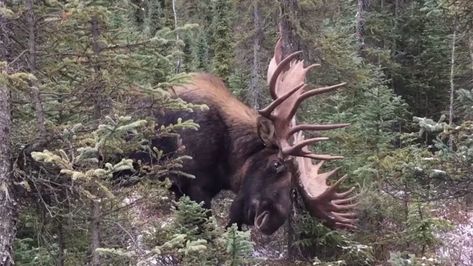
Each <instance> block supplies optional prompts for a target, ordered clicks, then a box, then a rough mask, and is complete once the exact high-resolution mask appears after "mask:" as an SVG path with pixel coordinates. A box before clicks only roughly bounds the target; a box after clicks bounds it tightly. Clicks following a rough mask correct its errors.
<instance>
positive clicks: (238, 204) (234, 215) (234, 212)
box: [225, 198, 245, 230]
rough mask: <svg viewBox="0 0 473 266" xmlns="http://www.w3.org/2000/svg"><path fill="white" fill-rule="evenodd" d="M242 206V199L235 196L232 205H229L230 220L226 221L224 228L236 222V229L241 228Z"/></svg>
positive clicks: (242, 219)
mask: <svg viewBox="0 0 473 266" xmlns="http://www.w3.org/2000/svg"><path fill="white" fill-rule="evenodd" d="M243 207H244V201H243V200H242V199H240V198H236V199H235V200H234V201H233V203H232V206H231V207H230V217H229V218H230V220H229V221H228V224H227V226H225V228H228V227H230V226H232V224H234V223H236V224H237V226H238V230H241V226H242V225H243V223H244V222H243V221H244V215H245V214H244V213H243V209H244V208H243Z"/></svg>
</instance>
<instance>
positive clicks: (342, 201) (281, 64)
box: [230, 40, 356, 234]
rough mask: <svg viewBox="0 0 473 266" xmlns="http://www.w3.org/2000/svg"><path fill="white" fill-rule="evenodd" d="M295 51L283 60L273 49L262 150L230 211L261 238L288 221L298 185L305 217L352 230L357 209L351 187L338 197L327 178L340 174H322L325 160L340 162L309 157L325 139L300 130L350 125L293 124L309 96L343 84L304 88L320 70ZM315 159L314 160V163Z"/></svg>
mask: <svg viewBox="0 0 473 266" xmlns="http://www.w3.org/2000/svg"><path fill="white" fill-rule="evenodd" d="M300 54H301V52H295V53H292V54H290V55H288V56H287V57H286V58H284V59H283V58H282V48H281V40H279V41H278V42H277V44H276V47H275V51H274V57H273V58H272V60H271V62H270V65H269V68H268V78H267V80H268V85H269V91H270V94H271V97H272V99H273V101H272V102H271V103H270V104H269V105H268V106H267V107H265V108H264V109H262V110H259V111H258V115H257V118H256V128H257V134H258V136H259V139H260V141H261V142H262V144H263V145H264V146H263V147H262V148H261V149H257V150H256V152H254V153H253V154H252V155H250V156H249V157H248V158H247V160H246V162H245V163H244V164H243V166H242V170H241V171H242V172H243V184H242V188H241V189H240V191H239V193H238V196H237V199H236V200H235V201H234V202H233V205H232V207H231V210H230V224H231V223H237V224H239V225H241V224H248V225H255V226H256V227H257V228H258V229H259V230H260V231H261V232H262V233H264V234H272V233H273V232H275V231H276V230H277V229H278V228H279V227H280V226H281V225H282V224H284V222H285V221H286V219H287V218H288V216H289V213H290V210H291V208H292V206H291V188H292V184H293V182H295V183H297V185H298V187H299V190H300V192H301V195H302V198H303V200H304V202H305V204H306V206H307V208H308V210H309V212H310V213H311V214H312V215H313V216H316V217H318V218H320V219H322V220H323V221H324V223H325V224H327V225H328V226H331V227H338V228H354V227H355V225H354V224H355V222H356V219H355V218H356V215H355V213H353V212H352V210H353V208H354V207H355V206H356V204H354V203H353V202H354V200H355V196H351V193H352V191H353V189H354V188H351V189H349V190H347V191H345V192H341V193H338V192H337V191H336V190H337V187H338V186H339V184H340V183H341V182H343V180H345V179H346V178H347V177H346V176H344V177H342V178H341V179H339V180H338V181H337V182H335V183H334V184H333V185H328V184H327V179H328V178H329V177H330V176H333V175H335V173H336V172H337V170H338V169H335V170H333V171H330V172H326V173H321V172H320V169H321V166H322V164H323V162H324V161H327V160H334V159H340V158H343V157H341V156H331V155H326V154H316V153H313V152H310V151H309V149H308V146H309V145H311V144H315V143H318V142H320V141H326V140H328V138H326V137H314V138H309V139H304V136H303V131H305V130H307V131H323V130H330V129H337V128H343V127H346V126H348V124H328V125H318V124H300V125H298V124H296V121H295V115H296V111H297V109H298V107H299V106H300V104H301V103H302V102H303V101H304V100H305V99H308V98H310V97H313V96H315V95H319V94H322V93H326V92H330V91H334V90H336V89H338V88H340V87H342V86H343V85H345V83H340V84H337V85H333V86H327V87H322V88H312V89H309V88H310V86H309V85H308V84H306V83H305V80H306V74H307V73H308V71H309V70H310V69H312V68H314V67H316V66H318V65H310V66H308V67H304V61H303V60H298V59H297V57H298V56H299V55H300ZM313 160H316V161H318V162H317V163H316V164H314V163H313Z"/></svg>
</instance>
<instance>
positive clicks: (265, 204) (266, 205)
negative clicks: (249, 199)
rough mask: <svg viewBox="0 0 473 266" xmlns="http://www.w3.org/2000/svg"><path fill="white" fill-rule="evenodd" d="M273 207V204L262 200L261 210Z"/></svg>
mask: <svg viewBox="0 0 473 266" xmlns="http://www.w3.org/2000/svg"><path fill="white" fill-rule="evenodd" d="M270 205H271V202H270V201H269V200H262V201H261V203H260V206H259V207H260V208H261V209H263V210H264V209H267V208H268V207H269V206H270Z"/></svg>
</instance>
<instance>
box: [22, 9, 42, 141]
mask: <svg viewBox="0 0 473 266" xmlns="http://www.w3.org/2000/svg"><path fill="white" fill-rule="evenodd" d="M26 8H27V13H28V14H27V16H26V20H27V24H28V52H29V56H28V65H29V71H30V73H31V74H33V75H36V72H37V64H36V61H37V60H36V27H35V26H36V19H35V14H34V0H27V1H26ZM30 89H31V101H32V103H33V108H34V110H35V115H36V127H37V130H38V133H37V138H38V140H44V138H45V137H46V127H45V124H44V121H45V116H44V110H43V104H42V100H41V95H40V91H39V86H38V84H37V81H31V83H30Z"/></svg>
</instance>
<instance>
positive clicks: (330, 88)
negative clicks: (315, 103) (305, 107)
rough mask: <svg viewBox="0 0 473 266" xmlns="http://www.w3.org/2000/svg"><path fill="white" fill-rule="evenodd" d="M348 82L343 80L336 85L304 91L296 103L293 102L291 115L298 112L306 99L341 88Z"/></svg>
mask: <svg viewBox="0 0 473 266" xmlns="http://www.w3.org/2000/svg"><path fill="white" fill-rule="evenodd" d="M346 84H347V83H346V82H342V83H339V84H336V85H332V86H327V87H323V88H317V89H312V90H309V91H306V92H304V93H302V94H301V95H300V96H299V97H298V98H297V100H296V101H295V103H294V104H293V106H292V109H291V112H289V117H293V116H294V115H295V114H296V112H297V109H298V108H299V105H301V103H302V102H303V101H304V100H305V99H307V98H310V97H312V96H315V95H319V94H322V93H326V92H330V91H334V90H337V89H338V88H340V87H342V86H345V85H346Z"/></svg>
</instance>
